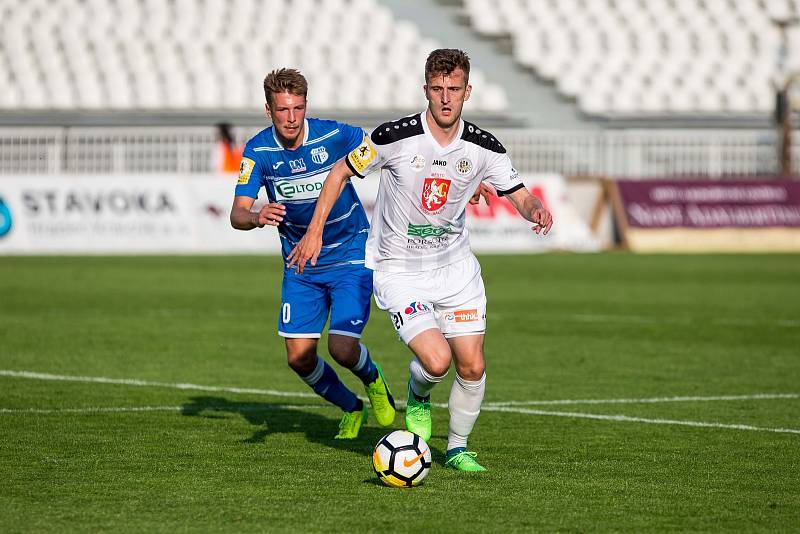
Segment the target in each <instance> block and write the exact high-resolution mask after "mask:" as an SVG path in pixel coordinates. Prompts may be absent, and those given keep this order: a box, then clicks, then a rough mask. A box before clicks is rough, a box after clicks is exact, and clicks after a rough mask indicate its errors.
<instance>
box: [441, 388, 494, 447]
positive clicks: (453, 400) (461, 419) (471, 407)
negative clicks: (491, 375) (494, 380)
mask: <svg viewBox="0 0 800 534" xmlns="http://www.w3.org/2000/svg"><path fill="white" fill-rule="evenodd" d="M485 391H486V373H483V376H482V377H481V378H480V380H475V381H472V380H465V379H463V378H461V377H460V376H458V374H457V373H456V379H455V380H454V381H453V387H452V388H451V389H450V401H449V402H448V404H447V408H448V410H449V411H450V431H449V433H448V434H447V450H448V451H449V450H450V449H453V448H456V447H465V448H466V446H467V437H469V434H470V432H472V427H473V426H475V421H476V420H477V419H478V414H480V413H481V403H482V402H483V394H484V392H485Z"/></svg>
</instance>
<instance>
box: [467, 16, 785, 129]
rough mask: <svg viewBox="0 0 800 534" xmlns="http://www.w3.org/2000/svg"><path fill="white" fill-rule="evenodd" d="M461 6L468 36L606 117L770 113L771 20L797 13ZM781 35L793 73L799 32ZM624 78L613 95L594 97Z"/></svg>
mask: <svg viewBox="0 0 800 534" xmlns="http://www.w3.org/2000/svg"><path fill="white" fill-rule="evenodd" d="M464 7H465V9H466V12H467V14H468V16H469V19H470V21H471V23H472V25H473V27H474V29H475V31H476V32H478V33H480V34H485V35H493V36H503V35H509V36H510V37H511V42H512V45H513V55H514V58H515V59H516V60H517V61H518V62H519V63H520V64H522V65H524V66H527V67H532V68H533V69H535V70H536V72H537V73H538V74H539V76H541V77H542V78H544V79H546V80H551V81H552V83H553V84H554V85H555V86H556V88H558V89H559V91H561V92H562V93H563V94H564V95H565V96H567V97H571V98H574V99H575V101H576V102H577V104H578V106H579V107H580V108H581V109H582V110H583V111H585V112H588V113H593V114H609V115H615V114H617V115H619V114H622V115H630V114H660V113H669V112H673V113H682V114H691V113H697V112H701V113H755V112H757V113H765V112H769V111H770V110H771V107H772V106H773V105H774V102H772V99H773V98H774V96H773V97H770V95H771V94H773V89H772V80H773V79H774V77H775V73H776V68H777V54H778V48H779V46H780V35H779V32H778V30H777V28H776V27H775V25H774V24H773V23H772V22H771V20H770V19H771V18H774V17H788V16H795V17H796V16H798V15H800V0H737V1H736V2H733V1H730V2H729V1H723V0H647V2H644V1H641V0H558V1H555V0H507V1H504V2H499V3H492V4H490V3H489V2H488V0H465V2H464ZM497 13H501V14H502V16H499V17H498V16H497ZM498 19H502V20H500V21H499V22H498ZM510 21H525V22H527V23H525V24H512V23H509V22H510ZM787 33H788V34H789V46H788V47H787V48H788V50H789V51H790V53H789V54H788V57H787V58H786V59H787V65H786V70H787V71H789V72H792V71H796V70H798V68H800V26H798V27H794V28H792V29H791V30H790V31H789V32H787ZM577 58H580V59H577ZM755 64H758V65H760V66H761V67H759V68H758V69H757V70H754V69H753V68H752V67H753V65H755ZM587 65H592V66H591V67H589V68H587ZM765 65H766V66H767V68H763V66H765ZM742 77H746V78H747V79H746V80H745V81H744V82H742V81H741V78H742ZM623 79H624V80H625V87H624V90H623V91H622V92H621V93H620V92H618V90H617V88H616V87H614V88H611V89H610V92H609V90H608V89H602V90H598V87H604V88H605V87H606V86H607V85H608V80H616V82H617V83H619V81H620V80H623ZM709 84H710V85H709ZM624 98H628V100H627V101H623V100H624Z"/></svg>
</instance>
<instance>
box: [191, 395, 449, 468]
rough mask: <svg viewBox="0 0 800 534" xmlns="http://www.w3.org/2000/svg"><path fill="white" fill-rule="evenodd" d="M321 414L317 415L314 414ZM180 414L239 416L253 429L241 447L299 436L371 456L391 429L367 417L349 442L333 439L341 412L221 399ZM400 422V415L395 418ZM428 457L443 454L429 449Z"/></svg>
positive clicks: (194, 400)
mask: <svg viewBox="0 0 800 534" xmlns="http://www.w3.org/2000/svg"><path fill="white" fill-rule="evenodd" d="M317 412H321V413H317ZM181 413H182V414H183V415H186V416H191V417H204V418H209V419H213V418H218V417H221V414H223V413H232V414H238V415H241V416H242V417H243V418H244V419H245V420H246V421H247V422H248V423H250V424H251V425H253V426H255V427H257V428H256V429H255V430H254V431H253V433H252V435H250V437H249V438H246V439H244V440H242V441H243V442H245V443H264V442H266V441H267V440H268V439H269V436H270V435H272V434H284V433H298V432H302V433H304V434H305V436H306V438H307V439H308V440H309V441H311V442H314V443H319V444H322V445H325V446H328V447H332V448H334V449H339V450H345V451H351V452H357V453H360V454H363V455H365V456H370V455H372V450H373V448H374V447H375V444H376V443H378V440H379V439H380V438H381V437H382V436H384V435H385V434H388V433H389V432H391V431H392V430H393V429H397V427H395V428H381V427H379V426H377V423H375V422H374V419H372V416H370V420H369V422H367V426H363V427H361V432H360V433H359V435H358V438H356V439H353V440H342V439H333V436H335V435H336V433H337V432H338V430H339V419H340V418H341V412H340V411H339V410H338V409H337V408H335V407H331V408H327V407H312V406H308V405H302V404H270V403H266V402H256V403H253V402H237V401H232V400H228V399H226V398H223V397H205V396H204V397H191V398H190V399H189V402H187V403H184V405H183V406H182V407H181ZM397 417H398V419H396V420H395V423H397V422H398V421H400V422H402V414H398V416H397ZM431 453H433V454H435V455H437V456H443V453H442V452H441V451H439V450H437V449H435V448H433V447H432V448H431Z"/></svg>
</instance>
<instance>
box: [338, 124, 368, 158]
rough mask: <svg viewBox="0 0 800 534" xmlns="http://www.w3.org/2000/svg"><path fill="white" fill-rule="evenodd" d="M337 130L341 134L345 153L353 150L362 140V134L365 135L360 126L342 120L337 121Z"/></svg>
mask: <svg viewBox="0 0 800 534" xmlns="http://www.w3.org/2000/svg"><path fill="white" fill-rule="evenodd" d="M339 132H340V133H341V134H342V140H343V142H344V153H345V155H347V154H349V153H350V152H352V151H353V150H355V149H356V148H357V147H358V145H360V144H361V141H363V140H364V136H365V135H366V134H365V133H364V130H362V129H361V128H357V127H355V126H350V125H349V124H345V123H343V122H340V123H339Z"/></svg>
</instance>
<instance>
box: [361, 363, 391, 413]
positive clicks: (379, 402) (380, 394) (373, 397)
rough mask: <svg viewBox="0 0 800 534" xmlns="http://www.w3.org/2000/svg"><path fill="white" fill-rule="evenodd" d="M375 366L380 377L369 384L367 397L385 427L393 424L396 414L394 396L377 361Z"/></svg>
mask: <svg viewBox="0 0 800 534" xmlns="http://www.w3.org/2000/svg"><path fill="white" fill-rule="evenodd" d="M375 368H376V369H377V370H378V377H377V378H376V379H375V380H373V381H372V382H370V383H369V384H367V386H366V388H367V397H369V403H370V404H371V405H372V412H373V413H374V414H375V419H377V420H378V424H379V425H381V426H384V427H386V426H392V423H394V414H395V411H394V397H392V392H391V391H389V384H387V383H386V379H385V378H383V371H381V366H380V365H378V364H377V363H376V364H375Z"/></svg>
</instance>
